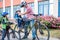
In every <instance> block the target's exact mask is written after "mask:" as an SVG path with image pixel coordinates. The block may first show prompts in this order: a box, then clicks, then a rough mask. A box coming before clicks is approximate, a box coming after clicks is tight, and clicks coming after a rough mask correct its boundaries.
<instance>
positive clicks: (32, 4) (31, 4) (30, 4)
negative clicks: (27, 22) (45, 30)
mask: <svg viewBox="0 0 60 40" xmlns="http://www.w3.org/2000/svg"><path fill="white" fill-rule="evenodd" d="M29 6H31V7H32V9H33V11H34V3H29Z"/></svg>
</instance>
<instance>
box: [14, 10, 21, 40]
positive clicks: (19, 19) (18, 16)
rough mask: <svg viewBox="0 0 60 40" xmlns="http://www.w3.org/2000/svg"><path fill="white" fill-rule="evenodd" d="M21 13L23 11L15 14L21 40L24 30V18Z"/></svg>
mask: <svg viewBox="0 0 60 40" xmlns="http://www.w3.org/2000/svg"><path fill="white" fill-rule="evenodd" d="M20 13H21V11H20V10H17V11H16V13H15V16H14V17H15V19H16V21H17V26H18V29H19V31H18V34H19V40H21V36H20V30H21V29H22V19H21V18H22V17H21V15H19V14H20Z"/></svg>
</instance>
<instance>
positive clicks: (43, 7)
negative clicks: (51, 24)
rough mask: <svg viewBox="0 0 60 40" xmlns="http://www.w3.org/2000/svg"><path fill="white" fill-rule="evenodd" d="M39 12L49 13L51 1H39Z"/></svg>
mask: <svg viewBox="0 0 60 40" xmlns="http://www.w3.org/2000/svg"><path fill="white" fill-rule="evenodd" d="M38 13H39V14H40V13H41V14H42V15H49V1H44V2H38Z"/></svg>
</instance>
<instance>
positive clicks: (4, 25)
mask: <svg viewBox="0 0 60 40" xmlns="http://www.w3.org/2000/svg"><path fill="white" fill-rule="evenodd" d="M2 16H3V19H2V29H3V30H2V40H4V38H5V37H6V35H7V38H8V40H10V38H9V30H8V29H9V26H7V23H8V18H7V16H8V13H7V12H3V13H2Z"/></svg>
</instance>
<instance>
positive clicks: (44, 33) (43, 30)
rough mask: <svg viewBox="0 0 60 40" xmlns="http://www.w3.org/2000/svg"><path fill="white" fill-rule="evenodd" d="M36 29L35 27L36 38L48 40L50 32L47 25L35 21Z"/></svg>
mask: <svg viewBox="0 0 60 40" xmlns="http://www.w3.org/2000/svg"><path fill="white" fill-rule="evenodd" d="M37 26H38V29H37V34H36V36H37V39H38V40H49V38H50V33H49V29H48V27H47V26H45V25H44V24H42V23H40V22H39V23H37Z"/></svg>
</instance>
